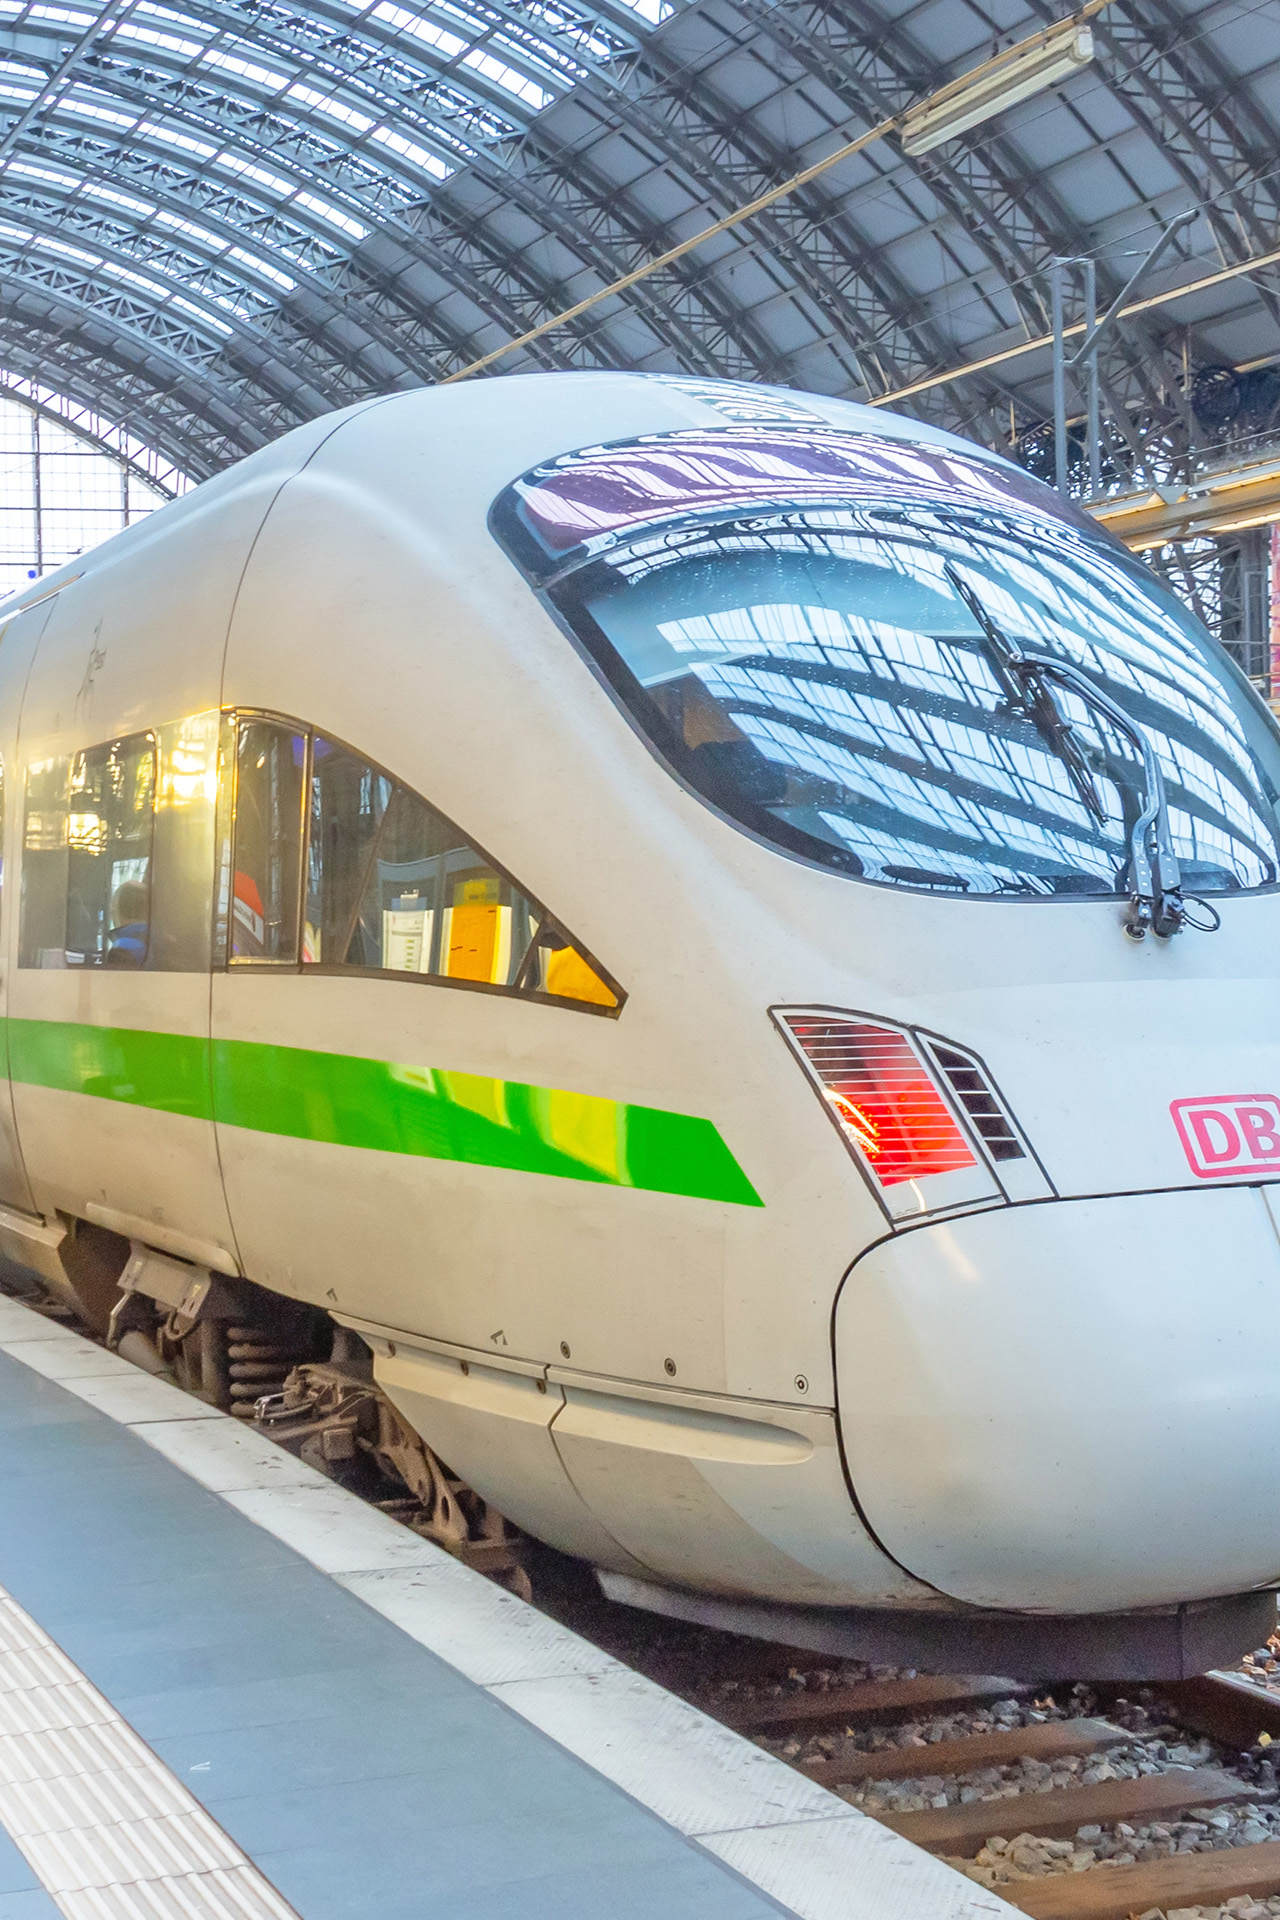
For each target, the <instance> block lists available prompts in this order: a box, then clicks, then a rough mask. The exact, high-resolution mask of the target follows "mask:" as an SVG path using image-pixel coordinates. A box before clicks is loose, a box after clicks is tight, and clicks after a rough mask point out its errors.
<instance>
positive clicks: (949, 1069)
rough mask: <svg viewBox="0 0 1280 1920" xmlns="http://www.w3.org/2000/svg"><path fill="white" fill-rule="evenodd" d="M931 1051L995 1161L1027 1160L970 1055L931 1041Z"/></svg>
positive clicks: (1006, 1118)
mask: <svg viewBox="0 0 1280 1920" xmlns="http://www.w3.org/2000/svg"><path fill="white" fill-rule="evenodd" d="M929 1051H930V1052H931V1053H932V1055H933V1057H934V1059H935V1060H936V1061H937V1063H938V1065H939V1067H940V1068H941V1070H942V1073H943V1076H944V1078H945V1080H946V1082H947V1085H948V1086H949V1087H950V1089H951V1091H952V1093H953V1094H954V1095H955V1097H956V1099H957V1100H958V1101H959V1102H960V1105H961V1106H962V1107H963V1108H964V1110H965V1112H966V1113H967V1114H968V1116H969V1119H970V1121H971V1122H972V1124H973V1129H974V1132H975V1133H976V1134H977V1135H978V1137H979V1139H980V1140H981V1141H982V1144H983V1146H984V1147H985V1148H986V1150H987V1152H988V1153H989V1154H990V1155H991V1158H992V1159H993V1160H1025V1159H1026V1157H1027V1154H1026V1149H1025V1147H1024V1146H1023V1144H1022V1142H1021V1141H1020V1140H1019V1138H1018V1136H1017V1134H1016V1133H1015V1132H1014V1130H1013V1127H1012V1125H1011V1124H1010V1121H1009V1117H1008V1115H1007V1114H1006V1113H1005V1110H1004V1108H1003V1107H1002V1106H1001V1104H1000V1102H999V1100H998V1099H997V1098H996V1096H995V1094H994V1093H993V1092H992V1089H991V1087H990V1085H989V1084H988V1081H987V1077H986V1075H985V1074H984V1073H983V1071H982V1069H981V1067H979V1066H978V1065H977V1064H976V1063H975V1062H974V1061H972V1060H970V1059H969V1057H968V1055H967V1054H963V1053H957V1052H956V1050H955V1048H954V1047H944V1046H943V1045H942V1044H941V1042H940V1041H937V1040H931V1041H930V1042H929Z"/></svg>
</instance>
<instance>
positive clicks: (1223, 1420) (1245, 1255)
mask: <svg viewBox="0 0 1280 1920" xmlns="http://www.w3.org/2000/svg"><path fill="white" fill-rule="evenodd" d="M3 619H4V625H3V638H2V641H0V750H2V752H3V760H4V774H5V783H4V794H5V811H6V818H5V823H4V836H5V838H4V888H3V912H2V920H0V933H2V938H3V953H4V964H3V983H2V985H0V994H2V996H3V1007H2V1009H0V1010H2V1011H3V1015H4V1019H5V1033H6V1037H7V1049H8V1071H9V1086H10V1089H11V1094H12V1099H11V1101H10V1099H9V1098H8V1096H6V1097H5V1099H4V1101H3V1107H2V1110H0V1203H2V1205H3V1211H2V1212H0V1242H2V1243H3V1245H4V1247H5V1249H6V1250H7V1251H8V1253H9V1254H10V1255H11V1256H12V1257H14V1258H16V1259H18V1260H20V1261H23V1262H25V1263H26V1264H27V1265H29V1266H32V1267H35V1268H36V1269H37V1270H39V1271H42V1272H44V1273H45V1274H46V1276H47V1277H50V1278H53V1279H59V1278H60V1277H62V1276H65V1275H68V1274H69V1275H70V1283H71V1284H74V1285H75V1286H76V1287H77V1288H78V1290H79V1293H80V1295H81V1297H82V1298H83V1299H85V1300H86V1301H88V1302H89V1305H90V1306H91V1307H92V1306H93V1304H94V1300H93V1299H91V1298H90V1296H94V1298H95V1299H96V1301H97V1306H98V1308H99V1309H101V1307H102V1303H103V1297H104V1296H103V1287H104V1286H105V1287H106V1289H107V1295H108V1296H109V1298H110V1299H114V1298H115V1297H116V1295H115V1281H116V1279H117V1278H118V1277H119V1269H120V1266H121V1265H122V1264H123V1259H124V1257H125V1256H126V1255H128V1254H129V1253H130V1249H132V1256H133V1258H132V1265H131V1270H130V1271H131V1276H132V1277H131V1278H130V1279H129V1284H130V1286H133V1287H134V1288H135V1290H140V1291H141V1292H142V1293H143V1294H145V1293H147V1290H148V1286H150V1288H151V1296H152V1297H153V1298H154V1299H156V1300H159V1301H161V1302H163V1301H165V1300H166V1298H167V1297H168V1296H167V1295H166V1291H165V1288H166V1287H170V1288H172V1286H174V1285H175V1284H185V1280H186V1279H189V1281H190V1288H191V1291H190V1293H189V1295H188V1296H187V1297H186V1300H185V1307H184V1311H185V1313H186V1316H187V1317H186V1320H185V1322H184V1323H183V1324H184V1326H186V1327H188V1328H192V1329H194V1328H195V1327H196V1326H197V1324H198V1322H199V1320H200V1316H201V1310H202V1309H201V1302H202V1300H203V1299H205V1298H207V1297H211V1296H210V1295H209V1288H210V1286H211V1285H214V1286H215V1291H216V1287H217V1286H221V1287H223V1289H224V1291H225V1289H226V1288H227V1287H228V1286H229V1287H230V1288H231V1289H232V1292H233V1293H234V1288H235V1285H236V1277H237V1276H243V1279H244V1281H246V1282H253V1283H254V1284H255V1285H256V1287H259V1288H262V1289H266V1290H268V1291H269V1292H271V1293H273V1294H277V1295H281V1296H286V1297H288V1298H289V1299H292V1300H295V1301H301V1302H305V1303H309V1304H310V1305H311V1306H312V1307H314V1308H316V1309H321V1310H323V1311H324V1312H325V1313H327V1314H328V1315H330V1316H331V1317H332V1319H333V1320H334V1321H336V1322H338V1323H339V1324H340V1325H341V1326H343V1327H345V1328H349V1329H354V1330H355V1331H356V1332H358V1333H359V1334H360V1335H361V1336H362V1338H363V1339H364V1341H365V1342H366V1343H367V1345H368V1347H369V1348H371V1349H372V1352H373V1355H374V1370H375V1375H376V1380H377V1383H378V1385H379V1387H380V1388H381V1389H382V1391H383V1392H384V1393H385V1395H386V1396H387V1397H388V1398H389V1400H390V1402H391V1403H393V1405H394V1407H395V1408H397V1409H398V1410H399V1412H400V1414H401V1415H402V1416H403V1417H404V1419H405V1420H406V1421H407V1422H408V1423H409V1424H410V1425H411V1427H412V1428H413V1429H414V1430H415V1431H416V1433H417V1434H419V1435H420V1436H421V1437H422V1438H423V1439H424V1440H425V1441H426V1442H427V1444H428V1445H429V1447H430V1448H432V1449H434V1451H435V1453H436V1454H437V1455H438V1456H439V1457H440V1458H441V1459H442V1460H444V1461H445V1462H447V1463H448V1466H449V1468H450V1469H451V1471H452V1473H453V1474H455V1475H456V1476H457V1477H458V1478H459V1479H460V1480H461V1481H462V1482H465V1483H466V1485H467V1486H468V1487H470V1488H473V1489H475V1490H476V1491H477V1493H478V1494H479V1495H480V1496H482V1497H483V1498H484V1499H485V1500H487V1501H489V1502H491V1503H492V1504H493V1506H494V1507H496V1508H497V1509H499V1510H500V1511H501V1512H502V1513H503V1514H505V1515H507V1516H508V1517H509V1518H510V1519H511V1520H512V1521H514V1522H515V1523H516V1524H517V1525H518V1526H520V1527H521V1528H523V1529H526V1530H527V1531H528V1532H529V1533H531V1534H532V1535H534V1536H535V1537H536V1538H538V1539H540V1540H542V1541H545V1542H547V1543H550V1544H551V1545H553V1546H555V1547H558V1548H560V1549H563V1550H564V1551H566V1552H568V1553H570V1554H573V1555H577V1556H580V1557H581V1558H582V1559H584V1560H585V1561H587V1562H589V1563H590V1564H591V1565H592V1566H593V1567H595V1568H597V1569H599V1570H600V1571H601V1574H602V1577H603V1579H604V1581H605V1584H606V1589H607V1590H608V1591H610V1592H612V1593H614V1594H615V1595H618V1596H620V1597H624V1598H627V1599H630V1600H632V1601H634V1602H637V1603H640V1604H646V1605H651V1606H655V1607H659V1608H664V1607H665V1608H667V1609H668V1610H670V1611H673V1612H677V1613H679V1612H684V1613H687V1614H692V1615H693V1616H695V1617H701V1618H705V1619H710V1620H715V1621H719V1622H721V1623H722V1624H726V1625H735V1624H737V1625H742V1626H745V1627H747V1628H748V1629H752V1628H754V1629H756V1630H762V1631H772V1632H775V1633H777V1634H779V1635H780V1637H785V1638H789V1639H791V1640H792V1641H794V1642H801V1643H804V1642H806V1641H808V1642H809V1643H812V1644H816V1645H822V1646H830V1647H833V1648H839V1647H844V1648H847V1649H848V1650H849V1651H854V1652H857V1651H870V1652H872V1653H875V1652H876V1651H879V1653H880V1654H881V1656H882V1657H886V1656H887V1657H890V1658H897V1657H907V1656H908V1655H910V1656H912V1657H915V1658H918V1659H925V1658H933V1659H940V1660H945V1659H953V1660H962V1661H970V1662H972V1661H973V1660H976V1659H979V1658H981V1659H982V1660H983V1661H984V1662H987V1661H989V1662H996V1661H999V1662H1001V1663H1002V1670H1009V1668H1011V1667H1012V1668H1014V1669H1015V1670H1026V1671H1036V1672H1049V1673H1052V1672H1065V1671H1070V1670H1071V1669H1072V1668H1073V1667H1074V1668H1075V1669H1077V1670H1079V1669H1082V1668H1083V1669H1084V1670H1087V1671H1091V1672H1094V1673H1098V1674H1103V1673H1106V1672H1108V1671H1115V1672H1117V1673H1126V1674H1127V1673H1143V1672H1149V1673H1167V1672H1175V1671H1179V1670H1182V1669H1187V1670H1193V1671H1194V1670H1198V1669H1200V1668H1203V1666H1205V1665H1206V1664H1209V1663H1210V1661H1212V1660H1214V1659H1220V1658H1224V1657H1226V1656H1227V1655H1228V1654H1234V1653H1236V1652H1238V1651H1240V1650H1241V1649H1242V1648H1244V1647H1246V1646H1248V1645H1250V1644H1252V1643H1253V1642H1254V1641H1255V1640H1256V1638H1257V1637H1258V1636H1259V1635H1260V1634H1264V1633H1265V1632H1266V1630H1267V1627H1268V1626H1269V1625H1270V1624H1271V1622H1272V1621H1273V1619H1274V1606H1273V1598H1272V1595H1271V1593H1270V1591H1269V1590H1270V1589H1271V1588H1272V1587H1273V1586H1274V1585H1275V1584H1276V1583H1277V1581H1280V1493H1278V1492H1277V1490H1276V1489H1277V1478H1276V1474H1275V1470H1274V1463H1275V1459H1276V1456H1277V1453H1280V1360H1277V1357H1276V1345H1275V1342H1274V1340H1273V1339H1272V1338H1271V1328H1272V1325H1273V1318H1274V1306H1275V1302H1276V1300H1277V1298H1280V1235H1278V1222H1280V1185H1278V1184H1277V1183H1278V1182H1280V1045H1278V1041H1280V1027H1278V1001H1280V996H1278V994H1277V986H1276V973H1277V962H1276V956H1277V953H1280V889H1278V887H1277V874H1278V866H1280V851H1278V848H1280V817H1278V811H1277V808H1278V796H1280V732H1278V731H1277V728H1276V726H1275V724H1274V722H1273V720H1272V718H1271V716H1270V714H1269V713H1268V712H1267V710H1266V708H1265V707H1264V706H1263V704H1262V702H1261V701H1260V700H1259V699H1258V698H1257V696H1256V695H1255V694H1254V693H1253V691H1252V690H1251V689H1250V687H1249V686H1248V684H1247V682H1246V681H1245V680H1244V679H1243V677H1242V676H1241V675H1240V673H1239V672H1238V671H1237V670H1236V668H1235V666H1234V665H1233V664H1232V662H1231V661H1230V660H1229V659H1228V657H1227V656H1226V654H1225V653H1224V652H1223V651H1222V650H1221V649H1220V648H1219V647H1218V646H1217V645H1216V644H1215V643H1214V642H1213V641H1211V640H1210V638H1209V637H1208V635H1207V634H1206V633H1205V632H1204V631H1203V630H1202V629H1201V628H1200V627H1199V626H1198V625H1197V623H1196V622H1195V621H1194V620H1193V619H1192V618H1191V617H1190V615H1189V614H1188V613H1187V612H1186V610H1185V609H1184V608H1183V607H1182V606H1180V605H1179V604H1178V603H1177V602H1176V601H1175V600H1174V599H1173V598H1171V597H1170V596H1169V595H1168V594H1167V593H1165V592H1164V590H1163V589H1162V588H1161V587H1160V586H1159V584H1158V583H1157V582H1156V580H1155V579H1154V577H1153V576H1152V574H1151V573H1150V572H1149V571H1148V570H1146V569H1145V568H1144V567H1143V566H1141V565H1140V564H1139V563H1137V562H1136V561H1134V560H1132V559H1130V558H1129V556H1128V555H1127V554H1126V553H1125V552H1124V551H1123V550H1122V549H1121V548H1120V547H1119V546H1117V545H1116V544H1115V543H1114V541H1112V540H1111V539H1110V538H1109V537H1107V536H1106V535H1104V534H1102V533H1100V532H1099V530H1098V529H1097V527H1096V526H1095V525H1094V524H1093V523H1092V522H1090V521H1088V520H1087V519H1085V518H1084V517H1083V516H1082V515H1080V514H1079V513H1077V512H1076V511H1075V510H1074V509H1073V508H1071V507H1070V506H1069V505H1067V504H1065V503H1064V502H1063V501H1061V500H1060V499H1059V498H1058V497H1057V496H1056V495H1054V494H1053V493H1051V492H1050V491H1049V490H1048V489H1046V488H1044V487H1043V486H1041V485H1039V484H1038V483H1036V482H1034V481H1032V480H1031V479H1029V478H1028V477H1027V476H1026V475H1025V474H1024V473H1023V472H1021V471H1020V470H1019V469H1017V468H1015V467H1013V466H1011V465H1009V464H1007V463H1005V462H1003V461H1001V460H1000V459H998V458H996V457H995V456H993V455H990V454H988V453H986V452H984V451H982V450H981V449H978V448H975V447H972V446H968V445H966V444H964V443H963V442H961V441H958V440H955V439H953V438H951V437H949V436H947V435H944V434H942V433H939V432H934V431H931V430H929V429H927V428H924V427H921V426H919V425H918V424H916V423H915V422H912V421H907V420H904V419H896V418H894V417H893V416H892V415H889V414H885V413H882V412H873V411H870V410H868V409H865V408H861V407H857V406H854V405H851V404H846V403H843V402H839V401H833V400H827V399H822V398H818V397H815V396H809V395H802V394H794V393H786V392H782V391H777V390H773V389H768V388H750V387H740V386H733V385H730V384H719V383H716V382H711V381H699V380H685V379H678V378H666V377H646V376H639V375H630V374H616V375H615V374H569V375H558V374H557V375H545V376H541V375H540V376H531V377H522V378H516V379H499V380H491V381H485V382H482V383H476V384H473V385H468V386H458V387H448V388H440V389H435V390H429V391H423V392H417V393H410V394H400V395H396V396H393V397H390V398H387V399H381V400H374V401H370V402H368V403H367V404H364V405H361V406H357V407H353V408H351V409H349V410H347V411H346V412H344V413H340V414H336V415H333V416H331V417H329V418H327V419H323V420H318V421H315V422H313V423H312V424H310V425H308V426H305V427H302V428H299V429H298V430H297V431H295V432H293V433H290V434H288V435H287V436H286V437H285V438H284V439H282V440H280V441H279V442H278V443H277V444H275V445H273V446H271V447H268V448H266V449H265V450H263V451H262V452H260V453H258V454H255V455H254V456H253V457H252V458H250V459H248V460H245V461H244V462H243V463H241V464H240V465H239V466H237V467H236V468H234V469H232V470H231V471H229V472H227V473H224V474H222V475H221V476H219V477H218V478H217V479H215V480H213V481H210V482H208V483H207V484H205V485H204V486H201V487H199V488H197V489H196V490H195V491H194V492H192V493H190V494H188V495H187V496H185V497H184V498H182V499H180V500H178V501H176V502H175V503H173V504H171V505H170V506H168V507H166V508H165V509H163V511H161V512H158V513H156V514H155V515H154V516H153V517H152V518H150V519H149V520H147V521H145V522H143V523H142V524H140V525H137V526H135V527H132V528H130V529H129V530H128V531H126V532H125V533H123V534H121V535H119V536H118V537H116V538H115V539H113V540H110V541H108V542H107V543H106V544H105V545H103V546H102V547H100V548H98V549H96V550H94V551H93V552H91V553H89V554H87V555H86V556H85V557H84V558H83V559H82V560H80V561H77V562H74V563H72V564H71V565H70V566H69V567H67V568H66V569H64V570H63V571H62V572H61V573H59V574H55V575H52V576H50V577H49V578H47V579H44V580H41V581H39V582H37V583H35V584H34V585H33V587H32V588H31V589H30V591H29V592H27V593H25V594H23V595H20V596H19V597H17V598H16V599H15V600H13V601H11V602H10V603H9V605H8V607H7V608H6V609H5V610H4V615H3ZM95 1234H97V1236H98V1239H97V1240H96V1241H95V1240H94V1237H93V1236H94V1235H95ZM116 1236H118V1238H117V1237H116ZM95 1245H96V1246H97V1248H98V1250H99V1253H100V1254H101V1250H102V1248H103V1247H115V1248H117V1249H119V1251H120V1258H119V1260H118V1261H117V1264H116V1266H115V1267H114V1268H112V1269H110V1270H109V1271H108V1272H107V1274H106V1278H105V1280H104V1278H103V1272H102V1261H101V1259H99V1261H98V1264H97V1266H96V1267H95V1265H94V1261H93V1260H92V1259H90V1258H88V1255H87V1253H86V1249H89V1250H92V1248H93V1247H94V1246H95ZM77 1249H79V1252H78V1251H77ZM109 1266H110V1263H109V1261H108V1267H109ZM175 1268H176V1271H177V1274H178V1280H177V1282H175V1280H174V1272H175ZM149 1273H150V1274H151V1275H152V1278H151V1280H150V1281H148V1279H147V1275H148V1274H149ZM161 1274H163V1275H167V1278H165V1279H160V1278H156V1277H155V1276H157V1275H161ZM219 1276H221V1278H220V1279H219V1278H218V1277H219ZM211 1277H212V1278H211ZM95 1289H96V1290H97V1291H96V1294H95ZM1018 1663H1021V1666H1020V1667H1019V1664H1018Z"/></svg>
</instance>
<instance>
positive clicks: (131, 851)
mask: <svg viewBox="0 0 1280 1920" xmlns="http://www.w3.org/2000/svg"><path fill="white" fill-rule="evenodd" d="M155 798H156V740H155V735H154V734H153V733H139V734H134V735H132V736H131V737H130V738H129V739H125V740H113V741H109V742H107V743H106V744H105V745H102V746H97V747H87V748H85V749H84V751H83V752H81V753H78V754H76V756H75V758H74V759H73V760H72V762H71V780H70V787H69V791H68V794H67V928H66V959H67V965H68V966H88V967H127V968H138V967H142V966H145V964H146V959H147V949H148V946H149V944H150V938H151V838H152V829H153V825H154V818H155Z"/></svg>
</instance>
